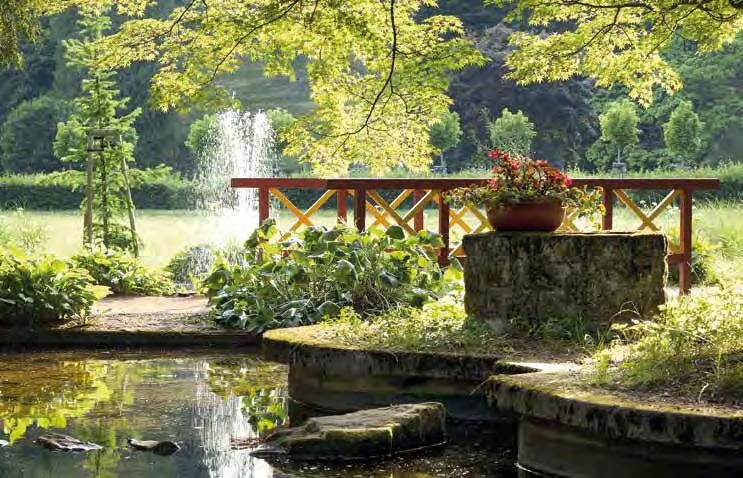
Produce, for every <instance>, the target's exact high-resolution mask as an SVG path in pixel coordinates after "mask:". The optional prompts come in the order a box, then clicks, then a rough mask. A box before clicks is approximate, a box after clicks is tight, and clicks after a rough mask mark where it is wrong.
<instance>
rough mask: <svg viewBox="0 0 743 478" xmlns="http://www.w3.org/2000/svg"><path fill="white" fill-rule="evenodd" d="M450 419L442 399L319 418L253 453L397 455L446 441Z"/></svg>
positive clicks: (332, 457) (309, 456) (339, 456)
mask: <svg viewBox="0 0 743 478" xmlns="http://www.w3.org/2000/svg"><path fill="white" fill-rule="evenodd" d="M445 423H446V412H445V410H444V406H443V405H441V404H440V403H420V404H406V405H396V406H392V407H386V408H377V409H372V410H363V411H360V412H355V413H349V414H345V415H336V416H328V417H317V418H312V419H310V420H309V421H308V422H307V423H306V424H305V425H303V426H301V427H295V428H291V429H288V430H282V431H280V432H277V433H275V434H273V435H271V436H269V437H268V438H267V439H266V443H265V445H263V446H262V447H260V448H259V449H257V450H256V451H255V452H254V453H253V454H255V455H257V456H264V457H270V456H275V455H279V456H287V457H289V458H295V459H301V460H330V461H350V460H365V459H369V458H378V457H386V456H393V455H398V454H402V453H406V452H409V451H412V450H417V449H421V448H426V447H431V446H437V445H440V444H442V443H444V442H445V441H446V425H445Z"/></svg>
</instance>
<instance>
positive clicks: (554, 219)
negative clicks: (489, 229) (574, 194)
mask: <svg viewBox="0 0 743 478" xmlns="http://www.w3.org/2000/svg"><path fill="white" fill-rule="evenodd" d="M487 212H488V221H490V225H491V226H493V229H495V230H496V231H522V232H527V231H531V232H552V231H554V230H556V229H557V228H558V227H560V224H562V220H563V218H564V217H565V208H563V207H562V201H560V200H559V199H553V198H545V199H539V200H535V201H525V202H520V203H514V204H501V205H498V206H494V205H488V206H487Z"/></svg>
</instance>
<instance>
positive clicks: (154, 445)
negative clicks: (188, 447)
mask: <svg viewBox="0 0 743 478" xmlns="http://www.w3.org/2000/svg"><path fill="white" fill-rule="evenodd" d="M127 443H128V444H129V446H130V447H132V448H134V449H135V450H139V451H151V452H152V453H154V454H155V455H161V456H168V455H172V454H173V453H175V452H177V451H178V450H180V449H181V447H180V446H179V445H178V444H177V443H176V442H173V441H169V440H166V441H156V440H136V439H134V438H129V439H128V440H127Z"/></svg>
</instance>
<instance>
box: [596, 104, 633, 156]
mask: <svg viewBox="0 0 743 478" xmlns="http://www.w3.org/2000/svg"><path fill="white" fill-rule="evenodd" d="M599 122H600V123H601V140H602V141H605V142H607V143H609V144H611V145H613V146H614V148H615V150H616V152H617V164H622V154H623V153H624V152H625V150H626V149H627V148H628V147H629V146H634V145H635V144H637V142H638V140H639V132H640V130H639V129H638V128H637V124H638V123H639V122H640V117H639V116H637V110H636V109H635V106H634V105H633V104H632V102H631V101H629V100H622V101H617V102H616V103H612V104H611V105H610V106H609V108H608V109H607V110H606V112H605V113H604V114H602V115H601V116H599Z"/></svg>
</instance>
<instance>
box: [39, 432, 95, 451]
mask: <svg viewBox="0 0 743 478" xmlns="http://www.w3.org/2000/svg"><path fill="white" fill-rule="evenodd" d="M36 443H37V444H39V445H41V446H43V447H44V448H46V449H47V450H59V451H94V450H100V449H102V448H103V447H102V446H100V445H97V444H95V443H91V442H84V441H80V440H78V439H77V438H75V437H71V436H67V435H59V434H56V433H50V434H48V435H42V436H40V437H39V438H37V439H36Z"/></svg>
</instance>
